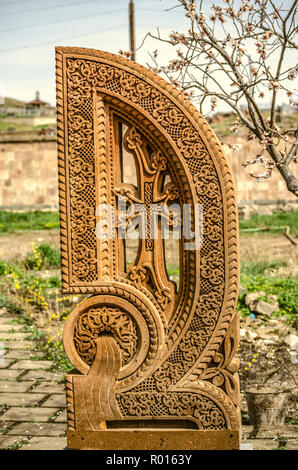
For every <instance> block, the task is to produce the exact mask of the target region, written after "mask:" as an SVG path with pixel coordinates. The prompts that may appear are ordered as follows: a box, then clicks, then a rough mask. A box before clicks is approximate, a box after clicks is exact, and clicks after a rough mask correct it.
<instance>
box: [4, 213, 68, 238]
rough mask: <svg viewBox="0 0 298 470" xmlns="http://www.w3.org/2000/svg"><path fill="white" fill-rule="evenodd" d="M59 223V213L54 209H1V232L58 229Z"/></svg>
mask: <svg viewBox="0 0 298 470" xmlns="http://www.w3.org/2000/svg"><path fill="white" fill-rule="evenodd" d="M59 225H60V223H59V213H58V212H54V211H53V212H52V211H27V212H9V211H0V233H12V232H16V231H20V230H45V229H57V228H59Z"/></svg>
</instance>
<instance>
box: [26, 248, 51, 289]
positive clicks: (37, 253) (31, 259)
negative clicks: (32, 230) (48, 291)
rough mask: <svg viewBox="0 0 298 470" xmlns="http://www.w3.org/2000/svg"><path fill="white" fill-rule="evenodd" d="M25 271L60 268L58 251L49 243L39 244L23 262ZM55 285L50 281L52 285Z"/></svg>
mask: <svg viewBox="0 0 298 470" xmlns="http://www.w3.org/2000/svg"><path fill="white" fill-rule="evenodd" d="M24 265H25V268H26V269H38V270H41V269H47V268H58V267H60V251H59V250H58V249H57V248H56V247H54V246H52V245H50V244H49V243H46V242H44V243H40V244H39V245H38V246H37V247H36V248H35V250H34V251H31V252H30V253H28V255H27V256H26V259H25V261H24ZM55 283H56V284H57V281H56V280H52V284H55Z"/></svg>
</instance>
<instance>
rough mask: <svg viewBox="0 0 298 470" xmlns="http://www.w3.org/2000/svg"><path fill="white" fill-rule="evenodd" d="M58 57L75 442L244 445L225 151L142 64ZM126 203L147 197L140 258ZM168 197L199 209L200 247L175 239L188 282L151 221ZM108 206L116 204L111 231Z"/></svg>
mask: <svg viewBox="0 0 298 470" xmlns="http://www.w3.org/2000/svg"><path fill="white" fill-rule="evenodd" d="M56 65H57V69H56V77H57V111H58V130H57V142H58V173H59V205H60V220H61V259H62V261H61V263H62V290H63V292H64V293H69V294H84V296H85V300H83V301H82V302H81V303H80V304H79V305H77V306H76V308H75V309H74V310H73V312H72V313H71V314H70V316H69V317H68V319H67V321H66V324H65V327H64V347H65V351H66V353H67V355H68V357H69V359H70V361H71V362H72V364H73V366H74V370H73V371H72V372H70V373H68V374H67V375H66V383H67V405H68V406H67V410H68V447H69V448H72V449H114V450H118V449H119V450H120V449H121V450H128V449H130V450H131V449H136V450H139V449H147V450H153V449H166V450H170V449H172V450H175V449H193V450H196V449H238V448H239V442H240V436H241V429H240V408H239V383H238V375H237V370H238V367H239V361H238V360H237V359H235V358H234V354H235V351H236V349H237V346H238V341H239V315H238V314H237V313H236V312H235V307H236V302H237V295H238V284H239V255H238V225H237V209H236V203H235V194H234V185H233V180H232V176H231V172H230V169H229V166H228V164H227V161H226V158H225V156H224V154H223V151H222V148H221V146H220V144H219V142H218V140H217V138H216V137H215V135H214V134H213V132H212V131H211V129H210V127H209V126H208V124H207V123H206V122H205V120H204V119H203V117H202V116H201V115H200V114H199V113H198V111H197V110H196V108H195V107H194V106H193V105H192V104H191V103H190V102H189V101H188V100H186V99H185V97H184V96H183V95H182V94H181V93H180V92H178V91H177V90H176V89H175V88H174V87H173V86H172V85H170V84H168V83H167V82H165V81H164V80H162V79H161V78H160V77H158V76H157V75H155V74H154V73H152V72H151V71H149V70H147V69H146V68H144V67H142V66H140V65H138V64H136V63H135V62H133V61H129V60H127V59H124V58H122V57H120V56H117V55H113V54H109V53H105V52H101V51H96V50H90V49H81V48H67V47H65V48H64V47H59V48H57V49H56ZM128 158H131V160H132V161H133V162H134V165H135V167H136V178H131V179H130V178H129V177H128V178H127V175H125V171H124V167H125V165H124V164H123V162H124V160H125V159H128ZM121 200H125V201H126V202H125V204H126V205H127V207H128V209H129V208H131V207H132V206H133V205H134V204H139V205H142V207H144V208H145V209H144V220H145V223H144V236H143V237H141V236H140V237H139V240H138V250H137V252H136V255H135V259H134V261H132V262H131V263H127V262H126V250H127V245H126V240H125V239H123V238H122V237H120V235H119V234H120V231H119V230H120V229H121V227H122V228H123V226H127V224H128V225H129V224H130V223H132V222H133V217H134V216H133V215H132V213H129V211H127V214H128V215H127V219H125V220H123V217H120V215H119V214H120V210H119V204H120V202H119V201H121ZM171 205H175V206H176V207H178V208H181V213H182V208H183V207H185V206H187V207H190V208H191V209H192V210H191V217H190V220H189V228H190V229H191V231H192V232H194V233H196V230H197V225H198V219H197V218H196V210H195V208H196V207H198V206H199V207H201V208H202V214H203V215H202V219H200V220H202V234H203V237H202V243H201V244H200V246H199V247H198V246H197V245H196V244H195V245H193V246H192V247H191V248H189V249H186V241H187V240H186V237H185V235H184V231H183V235H182V236H181V237H180V239H179V241H178V247H177V257H178V260H179V261H178V263H179V282H178V281H177V282H174V281H173V280H172V279H171V278H170V276H169V275H168V272H167V266H166V262H165V259H166V248H167V245H166V243H165V240H164V239H163V237H162V230H161V224H157V230H156V233H154V234H152V232H151V230H150V224H149V221H150V220H151V217H152V207H155V208H156V207H157V208H159V207H163V210H164V211H165V212H166V209H167V208H168V212H171ZM98 207H112V208H113V220H114V222H115V226H116V230H115V233H114V235H113V236H108V227H107V226H106V225H107V222H106V220H107V219H106V218H105V217H103V216H102V213H101V212H100V211H98V210H96V208H98ZM177 217H178V216H177ZM169 220H170V223H169V230H173V229H174V227H175V221H176V216H175V214H174V213H173V212H171V217H169ZM183 223H186V222H184V221H183V222H182V224H183ZM98 227H100V229H98ZM105 234H106V235H105Z"/></svg>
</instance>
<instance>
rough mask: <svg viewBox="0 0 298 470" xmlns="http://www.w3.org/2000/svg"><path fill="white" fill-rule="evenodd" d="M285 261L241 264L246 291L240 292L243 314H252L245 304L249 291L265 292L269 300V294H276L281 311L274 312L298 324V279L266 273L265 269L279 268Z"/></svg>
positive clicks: (239, 307)
mask: <svg viewBox="0 0 298 470" xmlns="http://www.w3.org/2000/svg"><path fill="white" fill-rule="evenodd" d="M285 265H286V263H285V262H271V263H270V262H251V263H249V262H247V263H242V265H241V281H240V282H241V286H242V287H244V288H245V289H246V292H242V293H240V294H239V298H238V305H237V309H238V310H240V311H241V314H242V316H246V315H250V313H251V312H250V310H249V309H248V308H247V306H246V305H245V295H246V293H248V292H257V291H263V292H265V296H264V297H262V299H263V300H265V301H266V300H268V299H267V297H268V296H269V295H272V294H273V295H276V296H277V298H278V302H279V311H276V312H274V313H273V315H274V316H276V317H279V316H281V315H284V316H285V317H286V319H287V321H288V322H289V323H290V324H292V325H293V326H297V325H298V280H297V279H288V278H280V277H277V276H274V271H273V273H272V275H271V276H267V275H266V274H265V270H274V269H278V268H279V267H280V266H285Z"/></svg>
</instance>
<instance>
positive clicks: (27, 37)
mask: <svg viewBox="0 0 298 470" xmlns="http://www.w3.org/2000/svg"><path fill="white" fill-rule="evenodd" d="M284 2H285V4H288V3H291V2H290V0H284ZM134 3H135V24H136V28H135V33H136V47H137V48H138V46H139V45H140V44H141V43H142V40H143V38H144V37H145V35H146V33H148V32H149V31H151V32H152V33H156V32H157V28H159V30H160V33H161V36H163V37H167V36H168V35H169V34H170V33H171V32H172V31H173V30H174V31H179V32H184V31H186V30H187V28H188V26H189V23H188V19H187V18H186V17H185V15H184V13H183V11H182V9H181V8H172V9H170V8H171V7H173V6H175V5H177V1H175V0H134ZM212 3H213V2H212V1H211V0H210V2H209V1H208V0H206V4H207V5H210V7H211V5H212ZM218 3H221V2H220V1H219V2H218ZM128 5H129V0H110V1H107V0H51V1H50V0H0V98H1V96H6V97H11V98H16V99H19V100H22V101H30V100H32V99H34V98H35V94H36V92H37V91H39V93H40V98H41V99H42V100H44V101H47V102H49V103H51V104H52V105H55V102H56V95H55V94H56V91H55V46H76V47H89V48H94V49H100V50H104V51H108V52H113V53H116V54H117V53H118V52H119V50H120V49H122V50H129V26H128V23H129V15H128ZM169 9H170V10H169ZM206 13H207V14H208V13H210V11H209V12H206ZM157 48H158V50H159V51H160V52H159V63H161V64H166V63H167V61H168V59H169V57H170V56H171V57H177V56H176V53H175V50H174V48H173V47H171V46H165V45H162V44H161V43H159V42H157V41H155V40H154V39H150V38H149V39H147V40H146V42H145V45H144V46H143V47H142V48H141V49H140V50H138V51H137V54H136V61H137V62H138V63H140V64H142V65H145V66H146V65H147V64H148V63H152V62H151V60H150V57H149V52H152V51H154V50H155V49H157ZM293 65H294V64H293ZM227 86H229V84H228V83H227ZM282 101H287V99H286V100H284V97H283V98H282ZM222 106H224V105H222ZM223 109H224V108H223ZM223 109H220V106H219V107H218V108H217V110H223Z"/></svg>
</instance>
